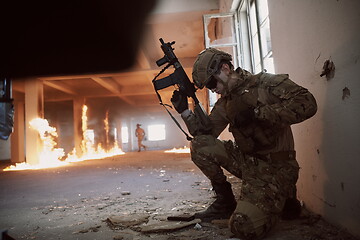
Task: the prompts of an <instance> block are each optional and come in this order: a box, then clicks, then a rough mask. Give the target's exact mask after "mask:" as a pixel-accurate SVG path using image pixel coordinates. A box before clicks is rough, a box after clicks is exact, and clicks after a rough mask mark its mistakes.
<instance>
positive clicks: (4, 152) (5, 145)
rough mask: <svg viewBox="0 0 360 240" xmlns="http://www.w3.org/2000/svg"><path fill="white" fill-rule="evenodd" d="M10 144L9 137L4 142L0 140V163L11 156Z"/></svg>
mask: <svg viewBox="0 0 360 240" xmlns="http://www.w3.org/2000/svg"><path fill="white" fill-rule="evenodd" d="M10 143H11V135H10V137H9V139H8V140H6V141H5V140H1V139H0V161H1V160H9V159H10V155H11V153H10V152H11V151H10V150H11V149H10Z"/></svg>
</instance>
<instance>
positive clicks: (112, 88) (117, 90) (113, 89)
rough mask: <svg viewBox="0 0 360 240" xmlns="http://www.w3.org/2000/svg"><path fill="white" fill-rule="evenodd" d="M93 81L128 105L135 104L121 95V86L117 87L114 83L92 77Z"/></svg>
mask: <svg viewBox="0 0 360 240" xmlns="http://www.w3.org/2000/svg"><path fill="white" fill-rule="evenodd" d="M91 79H92V80H94V81H95V82H97V83H98V84H99V85H100V86H102V87H103V88H106V89H107V90H108V91H110V92H111V93H113V94H115V95H116V96H118V97H119V98H120V99H121V100H123V101H125V102H127V103H128V104H131V105H134V104H135V103H134V102H133V101H130V100H129V99H127V98H126V97H124V96H123V95H122V94H121V93H120V88H119V85H117V84H116V83H115V82H114V81H106V80H104V79H102V78H101V77H92V78H91Z"/></svg>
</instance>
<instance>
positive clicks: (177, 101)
mask: <svg viewBox="0 0 360 240" xmlns="http://www.w3.org/2000/svg"><path fill="white" fill-rule="evenodd" d="M171 103H172V105H173V106H174V108H175V110H176V111H177V112H178V113H180V114H181V113H182V112H183V111H185V110H186V109H188V107H189V103H188V99H187V96H186V95H185V94H184V93H182V92H180V91H179V90H175V91H174V92H173V95H172V97H171Z"/></svg>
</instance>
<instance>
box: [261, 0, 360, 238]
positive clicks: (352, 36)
mask: <svg viewBox="0 0 360 240" xmlns="http://www.w3.org/2000/svg"><path fill="white" fill-rule="evenodd" d="M268 3H269V12H270V22H271V25H270V26H271V38H272V44H273V53H274V60H275V69H276V72H277V73H289V74H290V78H291V79H293V80H294V81H295V82H297V83H298V84H300V85H303V86H305V87H306V88H308V89H309V90H310V91H311V92H312V93H313V94H314V95H315V98H316V99H317V103H318V112H317V114H316V115H315V116H314V117H313V118H311V119H310V120H307V121H305V122H303V123H300V124H297V125H294V126H293V131H294V137H295V144H296V146H295V147H296V150H297V159H298V161H299V164H300V167H301V169H300V178H299V181H298V195H299V198H300V199H301V200H303V201H304V202H305V205H306V206H307V207H308V208H309V209H311V210H313V211H314V212H316V213H319V214H321V215H322V216H323V217H324V218H325V219H327V220H328V221H330V222H332V223H333V224H335V225H339V226H342V227H344V228H347V229H348V230H349V231H350V232H352V233H353V234H354V235H357V236H360V190H359V189H360V174H359V170H360V161H359V156H360V148H359V142H360V127H359V123H360V92H359V91H360V77H359V70H360V44H359V43H360V31H359V29H360V28H359V27H360V26H359V23H360V11H359V9H360V1H358V0H341V1H339V0H316V1H314V0H302V1H289V0H271V1H268ZM329 58H331V59H332V61H333V62H334V63H335V66H336V72H335V77H334V78H333V79H331V80H327V79H326V78H325V77H320V74H321V72H322V67H323V64H324V62H325V60H327V59H329ZM345 88H347V89H348V90H349V91H350V94H349V95H346V94H345V93H346V92H347V90H346V89H345ZM344 89H345V92H344ZM346 96H347V97H346Z"/></svg>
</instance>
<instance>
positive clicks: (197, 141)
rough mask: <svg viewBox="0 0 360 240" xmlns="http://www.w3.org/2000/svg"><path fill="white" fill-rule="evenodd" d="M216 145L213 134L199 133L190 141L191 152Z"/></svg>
mask: <svg viewBox="0 0 360 240" xmlns="http://www.w3.org/2000/svg"><path fill="white" fill-rule="evenodd" d="M214 145H216V138H215V137H214V136H212V135H199V136H196V137H194V139H193V140H192V141H191V143H190V148H191V152H199V151H200V152H201V151H204V150H205V151H206V150H207V148H211V147H212V146H214Z"/></svg>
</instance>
